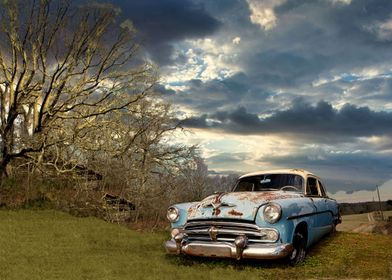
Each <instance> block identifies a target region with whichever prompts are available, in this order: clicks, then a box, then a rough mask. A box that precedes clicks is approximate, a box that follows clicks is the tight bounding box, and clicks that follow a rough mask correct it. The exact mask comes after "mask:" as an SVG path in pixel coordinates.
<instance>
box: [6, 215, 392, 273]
mask: <svg viewBox="0 0 392 280" xmlns="http://www.w3.org/2000/svg"><path fill="white" fill-rule="evenodd" d="M167 237H168V233H164V232H161V233H146V232H137V231H132V230H129V229H127V228H124V227H122V226H119V225H115V224H108V223H105V222H103V221H101V220H98V219H95V218H76V217H72V216H70V215H67V214H64V213H62V212H56V211H50V210H42V211H38V210H35V211H33V210H20V211H5V210H2V211H0V279H18V280H19V279H226V280H229V279H306V278H312V279H315V278H328V279H331V278H339V279H340V278H361V279H363V278H379V279H388V278H389V277H391V258H392V248H391V247H392V246H391V244H392V237H391V236H381V235H364V234H355V233H346V232H338V233H337V234H336V235H334V236H332V237H328V238H326V239H324V240H323V241H322V242H321V243H319V244H317V245H316V246H314V247H313V248H312V250H311V251H310V252H309V255H308V257H307V258H306V261H305V262H304V263H303V264H302V265H300V266H297V267H288V266H286V265H284V264H282V263H279V262H267V263H266V262H262V261H240V262H236V261H233V260H215V259H203V258H191V257H186V256H173V255H167V254H166V253H165V251H164V249H163V242H164V240H166V239H167Z"/></svg>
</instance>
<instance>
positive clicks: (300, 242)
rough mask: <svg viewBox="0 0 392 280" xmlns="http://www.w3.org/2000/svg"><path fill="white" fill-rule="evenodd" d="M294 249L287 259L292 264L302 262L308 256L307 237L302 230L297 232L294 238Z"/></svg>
mask: <svg viewBox="0 0 392 280" xmlns="http://www.w3.org/2000/svg"><path fill="white" fill-rule="evenodd" d="M293 247H294V250H293V252H292V253H291V255H290V256H289V257H288V259H287V261H288V263H289V264H290V265H296V264H299V263H300V262H302V261H303V260H304V259H305V256H306V239H305V237H304V235H303V234H302V233H300V232H296V233H295V234H294V238H293Z"/></svg>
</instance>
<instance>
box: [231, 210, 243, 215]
mask: <svg viewBox="0 0 392 280" xmlns="http://www.w3.org/2000/svg"><path fill="white" fill-rule="evenodd" d="M227 214H229V215H232V216H242V215H243V213H241V212H238V211H235V210H234V209H231V210H230V211H229V212H228V213H227Z"/></svg>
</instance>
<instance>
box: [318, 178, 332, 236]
mask: <svg viewBox="0 0 392 280" xmlns="http://www.w3.org/2000/svg"><path fill="white" fill-rule="evenodd" d="M317 186H318V189H319V193H320V199H321V201H320V227H321V229H320V230H321V231H322V234H325V233H328V232H329V231H330V230H331V227H332V224H333V213H332V211H331V207H330V199H329V198H328V196H327V194H326V192H325V189H324V186H323V184H322V183H321V181H320V180H319V179H318V180H317Z"/></svg>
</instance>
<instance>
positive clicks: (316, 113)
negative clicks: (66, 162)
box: [183, 99, 392, 143]
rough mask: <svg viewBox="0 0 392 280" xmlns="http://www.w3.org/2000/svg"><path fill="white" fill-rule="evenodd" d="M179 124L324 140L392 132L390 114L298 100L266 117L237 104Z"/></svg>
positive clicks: (391, 115)
mask: <svg viewBox="0 0 392 280" xmlns="http://www.w3.org/2000/svg"><path fill="white" fill-rule="evenodd" d="M207 120H210V122H208V121H207ZM183 124H184V126H188V127H198V128H202V127H204V128H212V129H220V130H223V131H225V132H230V133H237V134H255V135H256V134H271V133H272V134H295V135H298V136H299V137H305V138H307V139H309V140H310V139H311V140H312V141H316V142H325V143H329V142H336V141H349V140H351V141H352V140H353V139H355V138H357V137H369V136H382V135H388V136H391V135H392V113H388V112H375V111H372V110H370V109H369V108H368V107H356V106H353V105H350V104H346V105H345V106H343V108H341V109H340V110H336V109H334V108H333V107H332V105H331V104H329V103H327V102H325V101H321V102H319V103H318V104H317V105H315V106H312V105H310V104H308V103H306V102H305V101H304V100H302V99H298V100H296V101H295V102H294V103H293V105H292V107H291V108H289V109H287V110H284V111H279V112H276V113H274V114H273V115H271V116H269V117H266V118H259V117H258V116H257V115H256V114H252V113H249V112H247V110H246V109H245V108H244V107H239V108H237V109H236V110H234V111H227V112H225V111H218V112H216V113H214V114H210V115H203V116H201V117H199V118H196V117H194V118H191V119H189V120H185V121H184V122H183Z"/></svg>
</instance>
